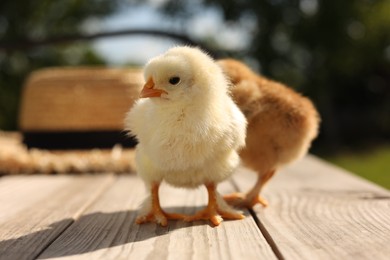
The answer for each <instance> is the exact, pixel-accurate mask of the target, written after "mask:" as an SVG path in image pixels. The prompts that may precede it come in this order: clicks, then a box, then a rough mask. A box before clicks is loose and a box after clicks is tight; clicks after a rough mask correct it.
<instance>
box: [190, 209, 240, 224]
mask: <svg viewBox="0 0 390 260" xmlns="http://www.w3.org/2000/svg"><path fill="white" fill-rule="evenodd" d="M243 218H245V216H244V215H242V214H240V213H235V212H228V211H224V210H221V209H210V208H209V207H207V208H205V209H203V210H201V211H199V212H198V213H196V214H195V215H193V216H188V217H186V218H184V221H187V222H192V221H197V220H210V221H211V223H213V225H214V226H218V225H219V224H221V222H222V221H223V220H224V219H230V220H236V219H243Z"/></svg>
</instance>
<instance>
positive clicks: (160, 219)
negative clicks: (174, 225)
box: [135, 182, 185, 227]
mask: <svg viewBox="0 0 390 260" xmlns="http://www.w3.org/2000/svg"><path fill="white" fill-rule="evenodd" d="M159 187H160V183H157V182H155V183H152V185H151V192H150V194H151V196H150V197H149V198H147V199H146V200H145V201H144V205H143V209H144V210H145V209H146V212H147V213H146V214H142V215H140V216H138V217H137V219H136V220H135V222H136V223H137V224H144V223H148V222H155V223H157V224H160V225H161V226H163V227H165V226H167V225H168V220H169V219H173V220H179V219H184V217H185V216H184V215H181V214H175V213H167V212H165V211H163V209H162V208H161V206H160V199H159V196H158V189H159Z"/></svg>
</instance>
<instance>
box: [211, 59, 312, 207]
mask: <svg viewBox="0 0 390 260" xmlns="http://www.w3.org/2000/svg"><path fill="white" fill-rule="evenodd" d="M218 64H219V65H220V66H221V67H222V69H223V70H224V72H225V73H226V75H227V76H228V78H230V80H231V82H232V84H233V87H232V89H231V93H232V95H233V99H234V100H235V102H236V104H237V105H238V106H239V108H240V109H241V111H242V112H243V113H244V114H245V116H246V118H247V121H248V126H247V136H246V147H245V148H244V149H243V150H241V152H240V157H241V160H242V162H243V163H244V165H246V166H247V167H249V168H251V169H253V170H254V171H256V172H257V173H258V175H259V176H258V179H257V182H256V184H255V185H254V187H253V188H252V189H251V190H250V191H248V192H247V193H246V194H240V193H235V194H231V195H227V196H225V197H224V199H225V200H226V201H227V202H228V203H229V204H232V205H235V206H242V207H253V206H254V205H256V204H257V203H260V204H261V205H263V206H264V207H266V206H267V205H268V203H267V201H266V200H265V199H263V198H262V197H261V196H260V195H259V194H260V192H261V190H262V188H263V187H264V185H265V184H266V183H267V182H268V181H269V180H270V179H271V178H272V176H273V175H274V174H275V172H276V171H277V170H279V169H280V168H281V167H283V166H284V165H286V164H288V163H291V162H293V161H295V160H297V159H299V158H301V157H303V156H304V155H305V154H306V153H307V151H308V149H309V147H310V145H311V142H312V140H313V139H314V138H315V137H316V136H317V134H318V126H319V121H320V120H319V115H318V113H317V110H316V109H315V107H314V106H313V104H312V102H311V101H310V100H309V99H307V98H305V97H303V96H301V95H300V94H298V93H296V92H295V91H294V90H292V89H291V88H288V87H286V86H285V85H283V84H281V83H278V82H275V81H272V80H269V79H266V78H264V77H262V76H260V75H257V74H255V73H254V72H253V71H252V70H251V69H249V68H248V67H247V66H246V65H245V64H243V63H241V62H239V61H236V60H232V59H225V60H219V61H218Z"/></svg>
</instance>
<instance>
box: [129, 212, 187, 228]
mask: <svg viewBox="0 0 390 260" xmlns="http://www.w3.org/2000/svg"><path fill="white" fill-rule="evenodd" d="M183 219H185V216H184V215H181V214H176V213H167V212H164V211H163V210H153V211H151V212H149V213H148V214H146V215H142V216H139V217H137V219H136V220H135V222H136V223H137V224H145V223H149V222H155V223H157V224H160V225H161V226H163V227H166V226H167V225H168V220H183Z"/></svg>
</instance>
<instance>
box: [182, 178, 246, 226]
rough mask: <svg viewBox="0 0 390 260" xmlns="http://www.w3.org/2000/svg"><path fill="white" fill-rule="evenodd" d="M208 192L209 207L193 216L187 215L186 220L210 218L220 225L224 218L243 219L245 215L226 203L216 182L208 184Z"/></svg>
mask: <svg viewBox="0 0 390 260" xmlns="http://www.w3.org/2000/svg"><path fill="white" fill-rule="evenodd" d="M206 188H207V192H208V204H207V207H206V208H205V209H203V210H201V211H199V212H197V213H196V214H195V215H193V216H189V217H186V218H185V219H184V220H185V221H196V220H210V221H211V223H213V225H215V226H218V225H219V224H220V223H221V222H222V220H223V219H243V218H244V215H242V214H240V213H239V212H237V211H235V210H233V209H232V208H230V207H229V205H227V204H226V203H225V201H224V200H223V199H222V198H221V197H220V195H219V194H218V192H217V190H216V185H215V184H214V183H209V184H206Z"/></svg>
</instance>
